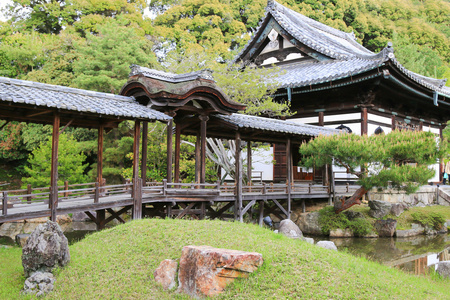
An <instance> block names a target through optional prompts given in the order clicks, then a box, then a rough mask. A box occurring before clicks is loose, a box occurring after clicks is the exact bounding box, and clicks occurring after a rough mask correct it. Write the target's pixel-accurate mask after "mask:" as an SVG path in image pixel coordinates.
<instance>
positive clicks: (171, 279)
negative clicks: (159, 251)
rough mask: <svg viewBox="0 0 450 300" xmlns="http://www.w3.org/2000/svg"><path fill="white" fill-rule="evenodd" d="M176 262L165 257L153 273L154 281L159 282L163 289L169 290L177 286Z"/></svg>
mask: <svg viewBox="0 0 450 300" xmlns="http://www.w3.org/2000/svg"><path fill="white" fill-rule="evenodd" d="M177 269H178V263H177V261H176V260H172V259H165V260H163V261H162V262H161V264H160V265H159V267H158V268H157V269H156V270H155V272H154V273H153V276H154V277H155V280H156V282H158V283H160V284H161V285H162V286H163V288H164V289H165V290H171V289H173V288H176V287H177V283H176V277H177Z"/></svg>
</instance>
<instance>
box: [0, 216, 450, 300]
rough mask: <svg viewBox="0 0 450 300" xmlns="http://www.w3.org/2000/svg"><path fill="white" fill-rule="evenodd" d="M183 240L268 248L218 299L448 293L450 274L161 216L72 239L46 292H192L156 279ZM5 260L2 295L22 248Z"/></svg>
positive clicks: (82, 295) (2, 256)
mask: <svg viewBox="0 0 450 300" xmlns="http://www.w3.org/2000/svg"><path fill="white" fill-rule="evenodd" d="M185 245H210V246H213V247H220V248H230V249H237V250H244V251H256V252H260V253H262V254H263V258H264V264H263V267H261V268H260V269H259V270H258V271H257V272H255V273H254V274H252V275H251V276H250V278H248V279H240V280H238V281H236V282H235V284H233V285H231V286H229V287H228V288H227V289H226V291H225V293H224V294H222V295H221V296H219V297H216V298H215V299H298V298H304V299H375V298H376V299H450V293H449V290H450V288H449V287H450V280H444V279H440V278H439V277H437V276H427V277H424V276H422V277H418V276H413V275H410V274H406V273H403V272H401V271H399V270H397V269H393V268H389V267H385V266H382V265H380V264H378V263H375V262H370V261H368V260H366V259H362V258H357V257H354V256H352V255H350V254H347V253H341V252H335V251H329V250H325V249H322V248H319V247H317V246H313V245H310V244H308V243H306V242H302V241H299V240H292V239H288V238H286V237H284V236H282V235H279V234H275V233H273V232H271V231H270V230H267V229H264V228H260V227H258V226H255V225H251V224H241V223H237V222H221V221H187V220H159V219H146V220H140V221H132V222H129V223H126V224H124V225H119V226H116V227H114V228H111V229H107V230H104V231H101V232H97V233H94V234H92V235H90V236H88V237H87V238H86V239H84V240H82V241H80V242H78V243H76V244H74V245H72V246H70V251H71V258H72V260H71V262H70V265H69V266H68V267H66V268H64V269H62V270H60V271H59V272H58V274H57V283H56V289H55V291H54V292H53V293H52V294H51V295H50V296H49V297H47V298H46V299H171V298H174V299H189V298H188V297H187V296H185V295H181V294H177V293H176V292H165V291H164V290H163V289H162V288H161V287H160V286H159V285H157V284H156V283H155V281H154V280H153V271H154V270H155V269H156V268H157V267H158V265H159V263H160V262H161V261H162V260H164V259H166V258H170V259H179V258H180V255H181V249H182V248H183V246H185ZM0 261H1V264H0V273H1V274H2V276H1V277H2V279H1V280H3V281H2V284H1V285H0V296H1V297H2V299H14V297H15V295H17V294H18V293H19V290H20V289H21V287H22V284H23V280H24V278H23V275H22V272H23V271H22V267H21V265H20V249H17V248H14V249H12V250H11V249H6V250H5V249H3V250H1V251H0ZM5 277H7V278H12V280H11V282H10V281H9V279H5ZM5 297H6V298H5Z"/></svg>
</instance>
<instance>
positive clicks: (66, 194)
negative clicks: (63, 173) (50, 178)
mask: <svg viewBox="0 0 450 300" xmlns="http://www.w3.org/2000/svg"><path fill="white" fill-rule="evenodd" d="M64 191H66V192H64V197H69V182H68V181H67V180H66V181H64Z"/></svg>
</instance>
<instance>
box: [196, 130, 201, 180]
mask: <svg viewBox="0 0 450 300" xmlns="http://www.w3.org/2000/svg"><path fill="white" fill-rule="evenodd" d="M199 182H200V134H198V133H197V139H196V140H195V183H199Z"/></svg>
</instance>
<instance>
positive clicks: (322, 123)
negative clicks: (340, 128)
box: [319, 111, 325, 127]
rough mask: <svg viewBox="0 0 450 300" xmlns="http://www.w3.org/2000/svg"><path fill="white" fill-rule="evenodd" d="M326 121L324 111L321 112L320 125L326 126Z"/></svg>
mask: <svg viewBox="0 0 450 300" xmlns="http://www.w3.org/2000/svg"><path fill="white" fill-rule="evenodd" d="M324 124H325V122H324V114H323V111H320V112H319V126H322V127H323V126H324Z"/></svg>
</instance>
